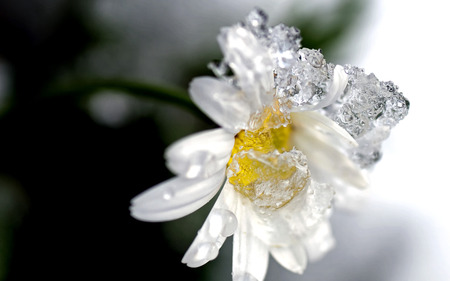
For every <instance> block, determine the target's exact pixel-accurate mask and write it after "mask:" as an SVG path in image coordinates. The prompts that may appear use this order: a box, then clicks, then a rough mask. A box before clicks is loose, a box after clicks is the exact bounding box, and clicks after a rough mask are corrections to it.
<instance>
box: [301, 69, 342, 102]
mask: <svg viewBox="0 0 450 281" xmlns="http://www.w3.org/2000/svg"><path fill="white" fill-rule="evenodd" d="M347 82H348V75H347V73H345V71H344V68H343V67H342V66H340V65H336V67H335V68H334V71H333V80H332V82H331V84H330V86H329V89H328V93H327V94H326V96H325V97H324V98H323V99H322V100H321V101H320V102H319V103H317V104H316V105H315V106H313V107H312V108H310V110H314V109H320V108H323V107H326V106H328V105H330V104H332V103H334V102H335V101H336V100H337V99H338V98H339V97H340V96H341V95H342V93H343V92H344V89H345V87H346V86H347Z"/></svg>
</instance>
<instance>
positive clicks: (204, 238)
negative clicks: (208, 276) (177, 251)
mask: <svg viewBox="0 0 450 281" xmlns="http://www.w3.org/2000/svg"><path fill="white" fill-rule="evenodd" d="M230 192H232V193H234V190H232V189H231V188H230V187H229V186H228V187H227V186H225V187H224V189H223V190H222V192H221V194H220V196H219V198H218V199H217V202H216V203H215V204H214V207H213V209H212V210H211V212H210V213H209V215H208V217H207V218H206V221H205V223H204V224H203V226H202V228H201V229H200V230H199V232H198V234H197V236H196V237H195V240H194V242H192V244H191V246H190V247H189V249H188V250H187V252H186V254H185V255H184V257H183V259H182V260H181V261H182V262H183V263H186V264H187V265H188V266H189V267H199V266H202V265H204V264H205V263H207V262H208V261H210V260H213V259H215V258H216V257H217V254H218V252H219V249H220V247H222V245H223V243H224V242H225V239H226V237H228V236H230V235H233V233H234V231H235V230H236V228H237V223H238V222H237V219H236V216H235V215H234V213H233V210H230V209H228V206H227V201H228V199H229V198H227V197H229V196H231V197H233V194H230Z"/></svg>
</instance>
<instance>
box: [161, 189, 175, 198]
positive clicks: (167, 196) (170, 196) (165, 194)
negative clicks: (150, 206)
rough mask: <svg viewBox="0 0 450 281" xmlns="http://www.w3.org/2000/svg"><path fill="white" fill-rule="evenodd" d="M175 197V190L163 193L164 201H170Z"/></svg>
mask: <svg viewBox="0 0 450 281" xmlns="http://www.w3.org/2000/svg"><path fill="white" fill-rule="evenodd" d="M174 195H175V193H174V191H173V190H171V189H169V190H166V191H165V192H164V193H163V199H164V200H170V199H172V198H173V196H174Z"/></svg>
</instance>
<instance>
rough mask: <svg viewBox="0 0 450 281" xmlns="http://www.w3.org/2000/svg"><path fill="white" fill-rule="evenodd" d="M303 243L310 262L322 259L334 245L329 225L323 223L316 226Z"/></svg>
mask: <svg viewBox="0 0 450 281" xmlns="http://www.w3.org/2000/svg"><path fill="white" fill-rule="evenodd" d="M303 243H304V246H305V249H306V251H307V253H308V257H309V259H310V260H311V261H316V260H318V259H320V258H322V257H323V255H325V254H326V253H327V252H328V251H329V250H330V249H331V248H333V247H334V245H335V241H334V238H333V234H332V233H331V226H330V224H329V223H328V222H325V221H324V222H322V223H321V224H319V225H317V227H316V228H315V229H314V230H311V231H309V232H308V236H307V237H305V238H304V240H303Z"/></svg>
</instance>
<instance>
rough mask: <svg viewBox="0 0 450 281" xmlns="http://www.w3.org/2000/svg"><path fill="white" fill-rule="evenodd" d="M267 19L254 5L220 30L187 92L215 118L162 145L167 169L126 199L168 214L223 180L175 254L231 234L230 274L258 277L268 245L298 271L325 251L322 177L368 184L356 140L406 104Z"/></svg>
mask: <svg viewBox="0 0 450 281" xmlns="http://www.w3.org/2000/svg"><path fill="white" fill-rule="evenodd" d="M266 20H267V19H266V15H265V14H264V13H263V12H262V11H260V10H254V11H252V12H251V13H250V14H249V16H248V17H247V18H246V21H245V23H241V24H238V25H235V26H232V27H228V28H224V29H222V30H221V33H220V35H219V37H218V41H219V44H220V47H221V49H222V51H223V53H224V60H223V62H222V63H221V64H219V65H217V66H211V68H212V70H213V71H214V72H215V73H216V75H217V76H218V78H211V77H200V78H197V79H194V80H193V82H192V83H191V86H190V95H191V98H192V100H193V101H194V102H195V103H196V104H197V105H198V106H199V107H200V109H201V110H203V111H204V112H205V113H206V114H207V115H208V116H209V117H210V118H211V119H213V120H214V121H215V122H216V123H217V124H219V125H220V126H221V128H219V129H214V130H210V131H206V132H201V133H197V134H194V135H191V136H189V137H186V138H184V139H182V140H179V141H177V142H175V143H174V144H172V145H171V146H170V147H169V148H168V149H167V150H166V154H165V156H166V160H167V163H166V164H167V167H168V168H169V169H170V170H171V171H172V172H173V173H174V174H175V175H176V176H175V177H174V178H172V179H170V180H168V181H165V182H163V183H161V184H159V185H157V186H155V187H153V188H150V189H149V190H147V191H145V192H143V193H142V194H140V195H139V196H137V197H136V198H134V199H133V200H132V207H131V212H132V215H133V217H135V218H137V219H140V220H144V221H166V220H173V219H177V218H180V217H182V216H185V215H187V214H189V213H191V212H194V211H195V210H197V209H198V208H200V207H201V206H203V205H204V204H205V203H207V202H208V201H209V200H210V199H211V198H212V197H213V196H214V195H215V194H216V193H217V192H218V191H219V190H220V189H221V188H222V190H221V192H220V195H219V197H218V199H217V201H216V203H215V205H214V207H213V209H212V210H211V212H210V214H209V216H208V217H207V219H206V221H205V223H204V225H203V226H202V228H201V229H200V231H199V232H198V235H197V237H196V238H195V240H194V241H193V243H192V245H191V246H190V248H189V249H188V251H187V252H186V254H185V256H184V257H183V259H182V262H184V263H186V264H187V265H188V266H190V267H198V266H201V265H203V264H205V263H207V262H208V261H210V260H212V259H214V258H215V257H216V256H217V255H218V252H219V249H220V247H221V246H222V244H223V243H224V241H225V239H226V237H228V236H230V235H233V234H234V241H233V280H260V281H261V280H263V279H264V276H265V273H266V270H267V264H268V256H269V253H270V254H271V255H272V256H273V257H274V258H275V259H276V260H277V261H278V262H279V263H280V264H281V265H283V266H284V267H285V268H286V269H288V270H290V271H293V272H296V273H299V274H301V273H302V272H303V270H304V269H305V267H306V264H307V260H308V259H312V260H314V259H317V258H320V257H321V256H322V255H323V254H325V253H326V252H327V251H328V250H329V249H330V248H331V247H332V246H333V245H334V240H333V237H332V234H331V229H330V224H329V221H328V218H329V215H330V213H331V208H330V207H331V200H332V198H333V195H334V192H335V191H334V189H333V187H336V188H338V189H339V190H343V189H345V188H348V187H349V186H351V187H358V188H363V187H365V186H366V185H367V180H366V176H365V172H364V169H362V168H365V167H368V166H370V165H371V164H373V163H375V162H376V160H378V159H375V158H373V157H372V158H373V159H372V158H370V157H371V156H370V155H369V156H368V155H366V154H364V151H365V150H363V149H361V146H362V147H363V148H364V149H369V150H370V151H371V152H374V151H379V149H380V146H381V142H382V141H383V140H384V139H385V138H386V137H387V136H386V134H380V132H381V133H383V132H384V133H386V132H389V130H390V128H391V127H392V126H393V125H395V124H396V123H397V122H398V120H400V119H402V118H403V117H404V116H405V115H406V113H407V109H408V103H407V101H406V100H405V99H404V98H403V96H402V95H401V93H398V92H397V89H396V87H395V86H393V84H392V83H390V84H389V83H384V84H383V82H379V81H378V80H374V79H373V77H374V76H373V77H372V76H371V75H365V74H364V72H363V71H362V70H360V69H358V68H355V67H350V66H345V67H342V66H334V65H332V64H327V63H326V62H325V60H324V58H323V56H322V54H321V53H320V51H316V50H309V49H306V48H300V35H299V31H298V30H296V29H295V28H288V27H286V26H284V25H278V26H275V27H268V26H266ZM227 67H230V68H231V70H232V72H233V76H226V74H227ZM375 79H376V78H375ZM388 84H389V85H388ZM389 87H390V88H389ZM388 88H389V89H388ZM369 90H372V92H369ZM394 96H395V97H394ZM394 99H395V102H394ZM402 102H403V105H402ZM388 103H390V104H393V105H395V106H390V107H389V106H387V104H388ZM380 104H381V105H380ZM361 120H363V121H361ZM380 136H381V137H380ZM372 154H373V153H372ZM370 159H372V162H370Z"/></svg>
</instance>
